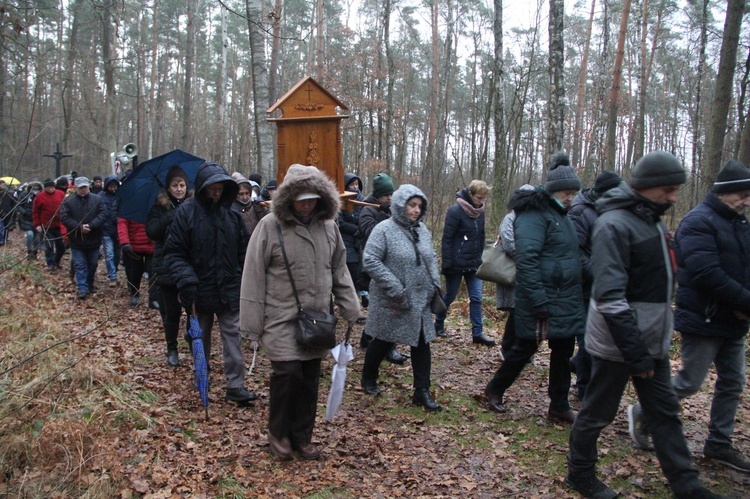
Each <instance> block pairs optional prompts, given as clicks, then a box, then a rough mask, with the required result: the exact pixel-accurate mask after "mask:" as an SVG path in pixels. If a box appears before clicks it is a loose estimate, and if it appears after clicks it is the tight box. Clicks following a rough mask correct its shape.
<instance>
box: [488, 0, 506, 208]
mask: <svg viewBox="0 0 750 499" xmlns="http://www.w3.org/2000/svg"><path fill="white" fill-rule="evenodd" d="M494 5H495V12H494V14H493V16H492V34H493V37H494V41H495V49H494V51H493V54H492V79H493V82H494V91H495V95H494V97H493V100H494V101H495V102H494V104H495V105H494V112H493V113H492V121H493V124H494V127H495V136H494V147H495V160H494V162H493V165H492V167H493V172H492V173H493V178H492V187H493V188H492V200H493V203H492V207H493V212H494V213H495V215H496V216H499V215H500V214H501V213H502V212H503V211H504V205H505V203H504V201H505V192H506V190H507V189H508V183H509V180H510V179H509V177H508V152H507V141H506V138H505V95H504V90H505V66H504V63H503V0H494Z"/></svg>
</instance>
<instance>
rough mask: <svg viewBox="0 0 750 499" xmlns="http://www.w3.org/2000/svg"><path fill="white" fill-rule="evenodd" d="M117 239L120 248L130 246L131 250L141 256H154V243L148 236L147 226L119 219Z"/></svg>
mask: <svg viewBox="0 0 750 499" xmlns="http://www.w3.org/2000/svg"><path fill="white" fill-rule="evenodd" d="M117 238H118V240H119V241H120V246H125V245H126V244H129V245H130V248H131V249H132V250H133V251H135V252H136V253H138V254H139V255H153V254H154V242H153V241H152V240H151V239H149V238H148V235H147V234H146V224H142V223H140V222H135V221H133V220H128V219H126V218H118V219H117Z"/></svg>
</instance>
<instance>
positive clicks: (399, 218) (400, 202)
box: [391, 184, 427, 227]
mask: <svg viewBox="0 0 750 499" xmlns="http://www.w3.org/2000/svg"><path fill="white" fill-rule="evenodd" d="M413 197H419V198H422V213H421V214H420V215H419V218H417V221H416V222H414V223H412V222H409V219H408V218H406V203H407V202H408V201H409V200H410V199H411V198H413ZM426 215H427V197H426V196H425V195H424V193H423V192H422V191H421V190H420V189H419V187H417V186H416V185H412V184H402V185H401V187H399V188H398V189H396V192H394V193H393V197H392V198H391V216H392V217H393V220H394V221H395V222H396V223H398V224H399V225H402V226H404V227H409V226H410V225H418V224H419V222H421V221H422V220H424V217H425V216H426Z"/></svg>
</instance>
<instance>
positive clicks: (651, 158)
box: [630, 151, 687, 190]
mask: <svg viewBox="0 0 750 499" xmlns="http://www.w3.org/2000/svg"><path fill="white" fill-rule="evenodd" d="M685 182H687V174H686V173H685V169H684V168H683V167H682V163H680V160H679V159H677V158H676V157H675V156H674V155H673V154H670V153H668V152H665V151H653V152H650V153H648V154H646V155H645V156H644V157H642V158H641V159H639V160H638V162H637V163H636V164H635V169H634V170H633V176H632V177H630V185H631V186H632V187H633V189H636V190H640V189H648V188H650V187H661V186H663V185H678V184H684V183H685Z"/></svg>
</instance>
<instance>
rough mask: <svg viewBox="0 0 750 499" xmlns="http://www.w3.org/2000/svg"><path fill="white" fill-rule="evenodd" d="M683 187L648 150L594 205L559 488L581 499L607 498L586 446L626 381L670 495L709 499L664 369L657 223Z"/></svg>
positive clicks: (662, 244) (672, 164)
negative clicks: (579, 378) (582, 358)
mask: <svg viewBox="0 0 750 499" xmlns="http://www.w3.org/2000/svg"><path fill="white" fill-rule="evenodd" d="M686 181H687V175H686V173H685V170H684V168H683V167H682V164H681V163H680V160H678V159H677V158H676V157H674V156H673V155H672V154H669V153H667V152H663V151H654V152H651V153H649V154H647V155H645V156H644V157H643V158H641V159H640V160H639V161H638V163H637V164H636V166H635V169H634V170H633V176H632V178H631V179H630V185H629V186H628V185H626V184H624V183H623V184H621V185H619V186H617V187H615V188H614V189H610V190H609V191H607V192H606V193H605V194H604V196H603V197H602V199H600V200H599V201H598V202H597V204H596V208H597V211H598V213H599V218H598V219H597V221H596V223H595V224H594V234H593V238H592V241H593V244H592V254H591V264H592V274H593V278H594V284H593V290H592V295H591V302H590V304H589V313H588V318H587V322H586V349H587V350H588V352H589V353H590V354H591V363H592V372H591V380H590V382H589V385H588V387H587V388H586V393H585V395H584V398H583V402H582V405H581V410H580V411H579V413H578V417H577V418H576V420H575V422H574V424H573V427H572V428H571V430H570V450H569V452H568V456H567V461H568V475H567V476H566V477H565V483H566V485H568V486H569V487H570V488H572V489H574V490H577V491H578V492H580V493H581V494H583V495H584V496H586V497H596V498H599V499H611V498H614V497H617V493H616V492H615V491H614V490H612V489H611V488H609V487H608V486H607V485H606V484H604V483H603V482H602V481H600V480H599V479H598V478H597V477H596V461H597V457H598V452H597V447H596V443H597V440H598V439H599V435H600V433H601V431H602V430H603V429H604V428H605V427H606V426H608V425H609V424H610V423H611V422H612V421H613V420H614V418H615V416H616V414H617V410H618V409H619V406H620V399H621V398H622V394H623V391H624V390H625V385H626V384H627V383H628V381H629V380H631V379H632V382H633V386H634V387H635V390H636V393H637V394H638V399H639V400H640V403H641V404H642V406H643V413H644V417H645V419H646V421H647V423H648V426H649V428H651V430H652V432H653V438H654V446H655V448H656V456H657V458H658V459H659V464H660V465H661V468H662V470H663V472H664V475H665V476H666V478H667V480H668V481H669V485H670V487H671V489H672V493H673V494H674V496H675V497H677V498H688V497H691V498H693V497H695V498H697V497H717V496H715V495H713V494H712V493H711V492H709V491H708V490H706V489H704V488H703V486H702V485H701V483H700V481H699V479H698V470H697V469H696V468H695V467H694V466H693V464H692V463H691V455H690V449H688V446H687V442H686V440H685V435H684V433H683V431H682V423H681V421H680V417H679V402H678V400H677V395H676V394H675V392H674V390H673V389H672V384H671V370H670V365H669V347H670V344H671V340H672V333H673V330H674V328H673V317H672V295H673V290H674V272H675V267H674V261H675V260H674V251H673V249H672V242H671V237H670V234H669V232H668V230H667V227H666V225H665V224H664V222H662V220H661V217H662V215H663V214H664V213H665V212H666V211H667V210H668V209H669V208H670V207H671V206H672V205H673V204H674V203H675V202H677V192H678V191H679V189H680V187H681V186H682V184H684V183H685V182H686Z"/></svg>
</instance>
